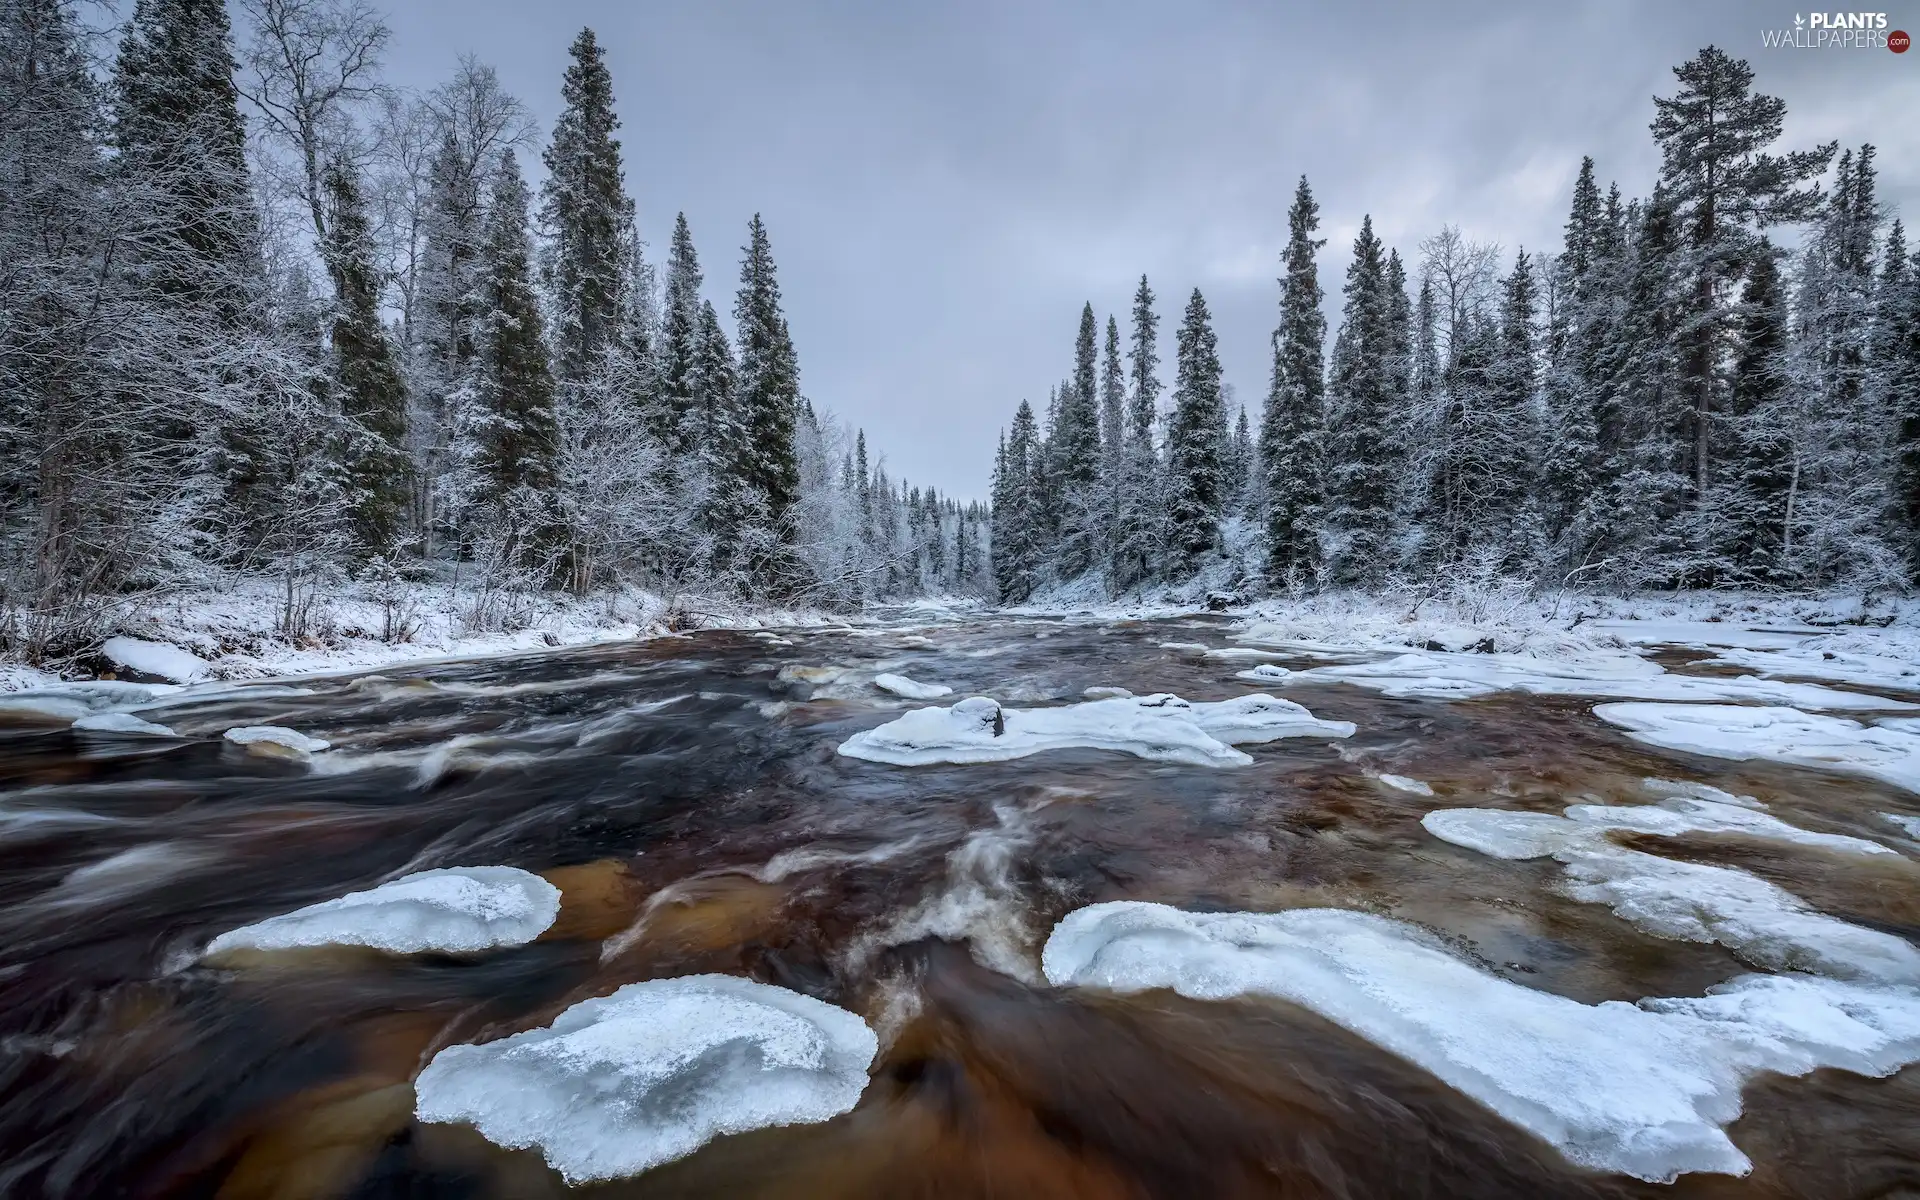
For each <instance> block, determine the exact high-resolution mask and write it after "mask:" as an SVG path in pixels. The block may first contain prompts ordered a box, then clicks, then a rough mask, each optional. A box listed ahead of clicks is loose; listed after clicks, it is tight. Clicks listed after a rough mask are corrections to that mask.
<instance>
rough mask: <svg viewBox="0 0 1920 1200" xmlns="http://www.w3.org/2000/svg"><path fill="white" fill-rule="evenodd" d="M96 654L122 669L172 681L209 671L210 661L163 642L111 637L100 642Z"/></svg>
mask: <svg viewBox="0 0 1920 1200" xmlns="http://www.w3.org/2000/svg"><path fill="white" fill-rule="evenodd" d="M100 653H101V654H102V655H104V656H105V657H106V658H107V660H108V661H110V662H112V663H113V664H114V665H115V666H117V667H120V668H122V669H123V670H127V671H135V672H138V673H139V674H141V675H154V676H158V677H159V678H161V679H169V680H172V681H173V682H174V683H193V682H195V681H196V680H201V679H206V678H208V677H209V676H211V675H212V674H213V664H212V663H209V662H208V661H207V660H206V659H204V658H201V657H200V656H199V655H197V654H195V653H193V652H192V651H190V650H182V649H181V648H180V647H178V646H173V645H169V644H168V643H166V642H145V641H141V640H140V639H139V638H130V637H111V638H108V639H107V640H106V641H105V642H102V643H101V645H100Z"/></svg>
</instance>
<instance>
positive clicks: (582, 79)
mask: <svg viewBox="0 0 1920 1200" xmlns="http://www.w3.org/2000/svg"><path fill="white" fill-rule="evenodd" d="M567 53H568V56H569V58H570V60H571V61H569V62H568V64H567V70H566V75H565V77H564V78H563V80H562V82H561V85H560V99H561V110H560V118H559V120H557V121H556V122H555V123H554V127H553V140H552V142H550V143H549V144H548V146H547V151H546V155H545V162H546V166H547V179H546V182H545V184H543V185H542V188H541V210H540V216H541V222H542V224H543V225H544V226H545V229H546V231H547V238H548V243H549V249H548V253H547V258H546V262H545V264H544V265H545V271H544V276H545V282H546V288H547V294H548V297H549V304H550V305H551V310H552V312H553V314H554V366H555V373H556V374H557V375H558V377H559V379H560V380H561V381H562V382H563V383H566V384H579V383H581V382H583V381H584V380H585V379H586V378H587V377H588V375H589V374H590V373H591V372H592V371H593V370H594V369H595V368H596V367H597V365H598V363H599V359H600V357H601V355H603V354H604V353H605V352H607V351H608V350H609V349H612V348H613V347H614V346H615V345H617V342H618V338H619V335H620V330H621V324H622V312H623V304H624V297H625V292H626V288H627V282H628V281H627V272H626V266H627V263H626V255H627V252H628V239H629V237H630V233H631V208H630V205H629V202H628V200H627V196H626V190H625V189H626V177H625V175H624V173H623V171H622V169H621V165H620V142H619V140H618V139H616V138H615V137H614V136H613V134H614V130H616V129H618V128H619V127H620V119H619V118H618V117H616V116H615V115H614V112H613V77H612V75H611V74H609V72H608V71H607V63H606V57H605V55H604V53H603V52H602V50H601V48H600V43H599V41H598V40H597V39H596V38H595V37H594V34H593V30H591V29H582V30H581V31H580V34H579V36H578V37H576V38H574V40H573V44H572V45H571V46H570V47H568V50H567Z"/></svg>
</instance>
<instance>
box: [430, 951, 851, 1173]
mask: <svg viewBox="0 0 1920 1200" xmlns="http://www.w3.org/2000/svg"><path fill="white" fill-rule="evenodd" d="M877 1050H878V1044H877V1042H876V1039H875V1037H874V1034H873V1031H872V1030H871V1029H869V1028H868V1027H867V1025H866V1022H864V1021H862V1020H861V1019H860V1018H859V1017H858V1016H855V1015H854V1014H853V1013H850V1012H847V1011H846V1010H845V1009H841V1008H836V1007H834V1006H833V1005H831V1004H827V1003H824V1002H822V1001H819V1000H815V999H813V998H812V997H811V996H803V995H801V994H800V993H798V992H791V991H788V990H786V989H785V988H778V987H771V986H769V985H767V984H763V983H754V982H752V981H750V980H746V979H735V978H733V977H731V976H726V975H690V976H686V977H684V978H680V979H656V980H651V981H648V982H646V983H630V984H628V985H626V986H625V987H623V988H621V989H619V990H618V991H616V992H614V993H613V994H612V995H610V996H605V997H602V998H600V999H596V1000H586V1001H582V1002H581V1003H579V1004H576V1005H574V1006H573V1007H572V1008H569V1009H567V1010H566V1011H565V1012H563V1013H561V1014H560V1016H559V1017H558V1018H556V1019H555V1020H554V1022H553V1024H552V1025H550V1026H548V1027H547V1028H545V1029H534V1030H529V1031H527V1032H525V1033H518V1034H515V1035H513V1036H512V1037H508V1038H502V1039H501V1040H499V1041H497V1042H488V1043H486V1044H484V1045H478V1046H450V1047H448V1048H447V1049H445V1050H442V1051H441V1052H440V1053H439V1054H437V1055H435V1056H434V1059H433V1061H432V1062H431V1063H429V1064H427V1068H426V1070H424V1071H422V1072H421V1073H420V1078H419V1079H418V1080H417V1081H416V1083H415V1085H414V1087H415V1091H416V1094H417V1096H418V1100H417V1103H416V1108H415V1114H416V1115H417V1116H418V1117H419V1118H420V1120H422V1121H440V1122H449V1121H465V1122H470V1123H471V1124H472V1125H474V1126H475V1127H476V1128H477V1129H479V1131H480V1132H481V1133H482V1134H484V1135H485V1136H486V1137H487V1139H488V1140H489V1141H492V1142H494V1143H496V1144H498V1145H501V1146H507V1147H510V1148H513V1149H528V1148H532V1147H538V1148H539V1149H540V1150H541V1152H542V1153H543V1154H544V1155H545V1156H546V1160H547V1162H548V1163H549V1164H551V1165H552V1166H553V1167H554V1168H555V1169H556V1170H558V1171H559V1172H560V1173H561V1174H562V1175H563V1176H565V1177H566V1179H567V1182H569V1183H574V1184H578V1183H584V1182H587V1181H589V1180H596V1179H615V1178H619V1177H621V1176H626V1175H634V1174H638V1173H639V1172H641V1171H645V1170H647V1169H648V1168H650V1167H655V1166H658V1165H660V1164H661V1163H664V1162H671V1161H672V1160H674V1159H676V1158H682V1157H684V1156H686V1155H688V1154H691V1153H692V1152H693V1151H695V1150H697V1149H699V1148H700V1147H701V1146H703V1145H705V1144H706V1143H707V1142H709V1141H711V1140H712V1139H714V1138H716V1137H719V1136H721V1135H722V1134H729V1133H743V1132H746V1131H747V1130H750V1129H764V1128H767V1127H769V1126H775V1125H799V1124H806V1123H811V1122H815V1121H825V1120H828V1119H830V1118H832V1117H835V1116H838V1115H839V1114H840V1113H843V1112H846V1111H847V1110H849V1109H851V1108H852V1107H853V1106H854V1105H855V1104H856V1103H857V1102H858V1101H859V1099H860V1093H861V1092H862V1091H863V1090H865V1088H866V1085H867V1067H868V1065H869V1064H870V1063H871V1062H872V1061H873V1057H874V1054H875V1053H876V1052H877Z"/></svg>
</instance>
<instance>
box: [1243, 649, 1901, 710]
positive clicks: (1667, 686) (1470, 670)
mask: <svg viewBox="0 0 1920 1200" xmlns="http://www.w3.org/2000/svg"><path fill="white" fill-rule="evenodd" d="M1239 678H1242V679H1255V680H1264V679H1274V678H1278V679H1281V680H1283V681H1284V682H1285V683H1287V684H1288V685H1294V684H1311V683H1350V684H1353V685H1355V686H1356V687H1364V688H1368V689H1371V690H1373V691H1376V692H1379V693H1381V694H1382V695H1385V696H1391V697H1395V698H1398V699H1422V700H1471V699H1474V698H1476V697H1479V696H1491V695H1493V694H1494V693H1496V692H1503V691H1515V692H1527V693H1531V694H1533V695H1539V696H1593V697H1597V698H1601V699H1618V700H1661V701H1716V700H1740V701H1750V702H1759V703H1767V704H1790V705H1793V706H1795V707H1798V708H1815V709H1831V708H1837V709H1882V710H1885V709H1908V708H1912V707H1913V705H1912V704H1910V703H1908V702H1907V701H1903V700H1889V699H1887V698H1886V697H1884V696H1869V695H1865V694H1861V693H1856V692H1843V691H1836V690H1835V689H1833V688H1829V687H1823V686H1821V685H1819V684H1813V683H1786V682H1781V681H1779V680H1773V679H1759V678H1755V677H1754V676H1751V675H1742V676H1740V677H1739V678H1737V679H1720V678H1711V677H1707V676H1701V675H1677V674H1674V673H1672V672H1670V671H1667V670H1665V669H1664V668H1662V667H1661V666H1660V665H1659V664H1658V663H1653V662H1648V661H1647V660H1646V659H1643V658H1640V657H1638V656H1637V655H1631V654H1610V655H1600V654H1592V655H1583V656H1579V657H1573V658H1537V657H1534V656H1532V655H1526V654H1453V653H1440V652H1432V653H1413V654H1397V655H1394V656H1393V657H1391V658H1385V659H1381V660H1378V661H1376V662H1362V663H1343V664H1338V665H1333V666H1324V667H1313V668H1311V669H1309V670H1305V671H1294V672H1291V673H1290V674H1288V675H1285V676H1278V677H1276V676H1270V675H1261V674H1256V673H1254V672H1246V673H1242V674H1241V675H1240V676H1239Z"/></svg>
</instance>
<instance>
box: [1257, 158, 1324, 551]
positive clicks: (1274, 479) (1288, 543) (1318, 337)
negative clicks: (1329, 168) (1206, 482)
mask: <svg viewBox="0 0 1920 1200" xmlns="http://www.w3.org/2000/svg"><path fill="white" fill-rule="evenodd" d="M1319 227H1320V206H1319V205H1318V204H1316V203H1315V202H1314V199H1313V191H1312V189H1311V188H1309V187H1308V186H1307V179H1306V176H1304V175H1303V176H1301V177H1300V184H1299V186H1298V187H1297V188H1295V189H1294V194H1293V205H1292V207H1290V208H1289V209H1288V210H1287V248H1286V251H1285V252H1284V254H1283V255H1282V258H1281V262H1282V265H1283V267H1284V269H1285V274H1283V275H1282V276H1281V277H1280V324H1279V326H1278V327H1277V328H1276V329H1275V330H1274V331H1273V381H1272V384H1271V386H1270V387H1269V388H1268V390H1267V404H1266V409H1265V411H1264V412H1263V413H1262V415H1261V419H1260V460H1261V469H1262V471H1263V472H1264V474H1265V493H1266V502H1267V514H1266V525H1267V577H1268V583H1269V584H1270V585H1271V586H1274V587H1286V586H1294V585H1303V586H1307V585H1312V584H1313V583H1314V582H1315V581H1317V579H1318V578H1319V572H1320V540H1319V525H1320V520H1321V510H1322V506H1323V504H1324V502H1325V486H1326V474H1325V472H1326V467H1325V462H1324V454H1325V438H1326V401H1325V394H1326V393H1325V387H1326V367H1325V360H1324V357H1323V356H1324V346H1325V343H1326V337H1327V319H1326V317H1325V316H1324V315H1323V314H1322V313H1321V311H1320V302H1321V300H1322V299H1324V298H1325V295H1324V293H1323V292H1321V290H1320V273H1319V267H1318V265H1317V264H1316V263H1315V260H1314V256H1315V255H1316V254H1317V253H1318V252H1319V249H1320V247H1322V246H1324V245H1326V240H1325V239H1324V238H1316V237H1314V236H1313V234H1314V231H1315V230H1317V229H1318V228H1319Z"/></svg>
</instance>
